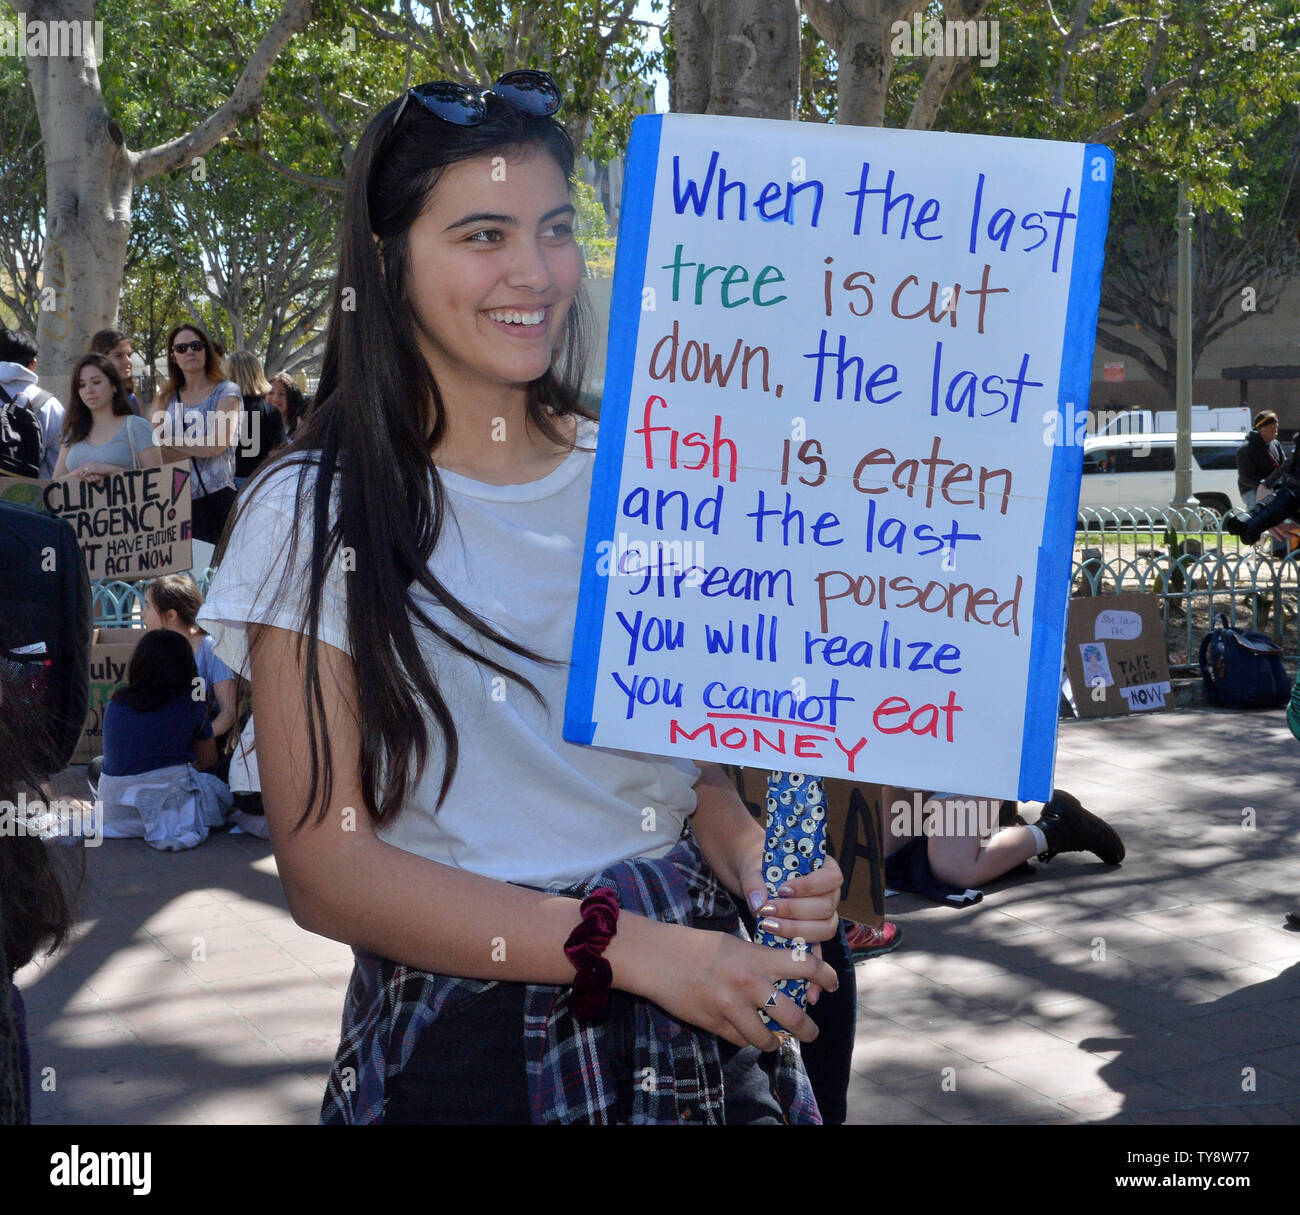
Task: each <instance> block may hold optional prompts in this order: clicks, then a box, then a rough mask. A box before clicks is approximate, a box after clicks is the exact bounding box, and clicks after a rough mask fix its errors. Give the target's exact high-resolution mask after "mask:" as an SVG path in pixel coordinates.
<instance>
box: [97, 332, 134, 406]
mask: <svg viewBox="0 0 1300 1215" xmlns="http://www.w3.org/2000/svg"><path fill="white" fill-rule="evenodd" d="M90 353H91V354H102V355H103V356H104V357H105V358H106V359H108V361H109V362H110V363H112V364H113V366H114V367H116V368H117V374H118V375H119V376H120V377H121V378H122V384H123V385H124V386H125V388H126V399H127V401H128V402H129V403H130V405H131V409H132V410H133V411H134V412H135V414H136V415H137V416H138V417H144V406H143V405H141V404H140V401H139V399H138V398H137V397H136V395H135V372H134V370H133V369H132V366H131V360H132V358H133V357H134V355H135V347H134V345H133V344H132V342H131V339H130V338H129V337H127V335H126V334H125V333H123V332H122V330H120V329H101V330H100V331H99V332H98V333H97V334H95V336H94V337H93V338H91V339H90Z"/></svg>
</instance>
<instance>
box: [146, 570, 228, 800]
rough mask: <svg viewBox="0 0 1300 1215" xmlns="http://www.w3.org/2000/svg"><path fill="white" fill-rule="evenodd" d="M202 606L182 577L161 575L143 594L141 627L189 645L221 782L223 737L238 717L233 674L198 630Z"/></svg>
mask: <svg viewBox="0 0 1300 1215" xmlns="http://www.w3.org/2000/svg"><path fill="white" fill-rule="evenodd" d="M202 606H203V592H202V591H200V590H199V588H198V587H197V586H195V584H194V582H193V581H192V580H191V579H189V578H187V577H186V576H185V575H184V574H164V575H163V576H162V577H161V578H155V579H154V580H153V581H152V582H151V583H150V584H149V589H148V590H147V591H146V592H145V603H144V612H143V617H144V627H145V628H146V629H170V630H171V631H172V632H174V633H179V634H180V635H181V636H182V637H184V638H185V639H186V640H187V641H188V642H189V643H190V649H191V650H192V651H193V653H194V661H195V663H196V664H197V666H198V675H199V678H200V679H202V680H203V685H202V691H203V696H202V700H203V701H204V702H205V703H206V704H207V707H208V710H209V712H210V713H211V715H212V732H213V734H214V735H215V737H216V745H217V756H218V759H217V764H216V769H215V770H216V773H217V775H218V776H220V777H221V778H222V779H223V780H224V779H225V777H226V774H227V772H228V771H229V766H230V756H229V754H228V751H227V747H226V735H227V734H228V733H229V732H230V730H231V729H232V728H233V727H234V725H235V722H236V719H237V717H238V703H237V700H236V688H235V673H234V672H233V671H232V670H231V669H230V668H229V667H228V666H226V664H225V663H224V662H222V661H221V659H220V658H218V657H217V652H216V650H214V649H213V648H212V638H211V637H209V636H208V635H207V633H205V632H204V631H203V629H201V628H199V626H198V623H197V619H198V613H199V608H201V607H202Z"/></svg>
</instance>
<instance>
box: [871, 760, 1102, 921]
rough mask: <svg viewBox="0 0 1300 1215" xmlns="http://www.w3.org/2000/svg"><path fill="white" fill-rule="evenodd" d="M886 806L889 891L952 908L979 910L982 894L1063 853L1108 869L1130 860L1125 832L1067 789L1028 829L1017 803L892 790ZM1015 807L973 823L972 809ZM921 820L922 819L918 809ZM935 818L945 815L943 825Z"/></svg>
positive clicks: (1060, 791)
mask: <svg viewBox="0 0 1300 1215" xmlns="http://www.w3.org/2000/svg"><path fill="white" fill-rule="evenodd" d="M883 797H884V804H885V805H886V806H888V807H889V808H890V815H889V824H890V825H889V829H888V830H887V832H886V837H885V885H886V886H889V887H892V888H893V889H895V890H908V891H912V892H914V893H916V894H921V895H924V896H925V897H927V898H931V899H934V900H935V901H936V902H946V903H949V904H951V905H954V906H958V907H966V906H969V905H970V904H971V903H978V902H979V901H980V899H982V898H983V897H984V896H983V894H982V893H981V892H980V890H979V889H978V888H979V887H981V886H984V885H987V884H988V883H989V882H992V881H995V880H996V879H997V878H1000V877H1004V876H1005V875H1006V874H1008V873H1011V872H1013V871H1014V870H1016V869H1019V868H1020V867H1021V866H1022V865H1025V864H1026V862H1028V861H1029V860H1030V859H1031V858H1033V857H1037V858H1038V859H1039V860H1040V861H1043V862H1047V861H1050V860H1051V859H1052V858H1053V857H1055V856H1059V855H1060V854H1061V853H1063V852H1092V853H1094V854H1095V855H1096V856H1098V857H1099V858H1100V859H1101V860H1102V862H1103V863H1105V864H1107V865H1118V864H1119V863H1120V862H1121V861H1122V860H1123V859H1124V842H1123V840H1121V839H1120V837H1119V833H1118V832H1117V831H1116V830H1115V829H1114V828H1113V827H1111V826H1110V825H1109V824H1108V823H1106V822H1104V821H1103V820H1102V819H1100V818H1098V817H1097V815H1095V814H1093V813H1091V812H1090V811H1088V810H1085V809H1084V808H1083V806H1081V805H1080V804H1079V801H1078V799H1077V798H1075V797H1073V796H1071V795H1070V794H1069V793H1066V792H1065V791H1064V790H1063V789H1055V790H1053V791H1052V799H1051V801H1049V802H1047V803H1046V804H1045V805H1044V806H1043V809H1042V812H1041V813H1040V814H1039V817H1038V821H1037V822H1036V823H1033V824H1027V823H1025V821H1024V820H1023V819H1021V818H1020V817H1019V814H1018V813H1016V811H1015V808H1014V806H1015V804H1014V803H999V802H998V801H996V800H993V801H990V800H988V799H978V798H959V797H956V796H955V795H953V794H951V793H936V794H934V795H933V796H932V797H930V798H928V799H925V798H923V797H922V796H921V795H920V793H919V792H918V791H915V790H911V789H901V788H897V787H893V786H889V785H886V786H884V788H883ZM981 806H987V807H999V809H1000V810H1001V809H1002V808H1009V809H1010V812H1011V813H1010V815H1007V816H1005V817H1008V818H1010V820H1011V821H1010V822H1009V823H1007V824H1006V825H1003V824H1002V819H1003V817H1004V815H1003V814H1001V813H998V814H997V815H996V819H997V821H996V822H995V821H994V819H995V815H994V814H993V813H991V812H990V813H989V814H986V815H983V816H981V815H979V814H978V813H976V815H975V818H976V819H977V820H978V821H977V822H974V823H972V822H970V821H969V820H970V818H971V816H970V814H969V813H967V811H968V810H969V808H971V807H975V808H976V810H977V811H978V808H979V807H981ZM918 807H919V808H920V810H921V813H920V814H919V815H918V814H917V813H916V811H917V808H918ZM933 816H942V817H940V818H939V819H938V821H935V818H934V817H933Z"/></svg>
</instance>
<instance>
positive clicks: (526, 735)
mask: <svg viewBox="0 0 1300 1215" xmlns="http://www.w3.org/2000/svg"><path fill="white" fill-rule="evenodd" d="M559 105H560V96H559V91H558V89H557V88H556V86H555V82H554V81H553V80H552V79H551V78H550V77H549V76H547V75H546V74H545V73H541V72H512V73H510V74H509V75H507V76H504V77H502V78H501V80H499V81H498V82H497V83H496V85H495V86H493V88H492V89H491V90H486V91H480V90H477V89H470V88H466V87H465V86H462V85H458V84H433V85H424V86H421V87H420V88H416V89H412V90H410V91H409V92H408V93H406V94H405V95H404V96H403V97H401V98H399V99H397V100H394V101H392V102H390V103H389V104H388V105H387V106H385V107H384V109H382V110H381V111H380V112H379V114H378V115H377V116H376V117H375V119H374V120H373V121H372V122H371V123H370V125H369V126H368V127H367V129H366V131H365V133H364V135H363V136H362V138H361V140H360V142H359V143H358V145H357V149H356V152H355V153H354V156H353V160H352V164H351V168H350V174H349V180H348V185H347V190H346V194H345V201H344V218H343V236H342V248H341V256H340V264H339V273H338V279H337V283H336V288H335V305H334V308H333V311H332V315H331V317H330V322H329V329H328V336H327V342H326V349H325V354H324V360H323V366H322V373H321V380H320V384H319V388H318V391H317V393H316V397H315V402H314V404H313V407H312V410H311V412H310V413H309V414H308V415H307V416H306V417H305V418H304V419H303V422H302V424H301V426H300V428H299V430H298V433H297V436H296V438H295V442H294V444H293V446H292V447H291V448H289V449H287V450H286V451H285V452H283V453H282V454H280V455H279V456H278V457H275V458H273V459H272V460H271V461H270V462H268V465H267V466H265V467H264V468H262V469H259V471H258V473H257V474H256V475H255V477H254V478H253V480H252V481H250V483H249V484H248V486H247V487H246V488H245V490H244V493H243V495H242V497H241V500H240V503H239V505H238V507H237V508H236V514H235V522H234V524H233V526H232V529H231V533H230V538H229V540H228V542H227V544H226V546H225V550H224V552H223V553H222V554H220V567H219V570H218V572H217V574H216V577H215V579H214V581H213V583H212V586H211V589H210V591H209V595H208V598H207V600H206V602H205V605H204V608H203V611H202V614H201V619H202V623H203V627H204V628H205V629H208V630H209V632H211V633H212V634H213V637H214V640H215V642H216V646H217V650H218V653H220V654H221V655H222V657H223V658H224V659H226V661H227V662H228V663H229V664H230V665H231V666H232V667H233V668H234V669H236V670H240V669H244V670H247V671H249V672H250V673H251V679H252V687H253V709H254V717H255V719H256V721H257V758H258V767H259V775H260V778H261V785H262V796H263V803H264V806H265V809H266V814H267V822H268V826H269V830H270V836H271V841H272V844H273V846H274V848H275V853H276V860H277V866H278V870H279V874H280V877H281V880H282V882H283V883H284V888H285V893H286V895H287V898H288V902H289V906H290V909H291V911H292V912H293V915H294V917H295V919H297V920H298V922H299V923H300V924H303V925H304V926H306V927H308V928H310V929H312V930H313V931H316V932H318V933H321V934H322V935H324V936H327V937H332V938H334V939H336V940H341V941H346V942H348V943H349V944H351V945H352V946H353V949H354V953H355V957H356V964H355V967H354V971H353V976H352V981H351V983H350V985H349V990H348V994H347V998H346V1002H345V1009H344V1023H343V1034H342V1041H341V1042H340V1046H339V1051H338V1055H337V1057H336V1060H335V1065H334V1069H333V1072H332V1074H331V1078H330V1081H329V1085H328V1089H327V1092H326V1096H325V1101H324V1105H323V1108H322V1120H323V1121H324V1122H327V1123H353V1124H355V1123H370V1122H390V1123H404V1122H437V1123H474V1122H488V1123H509V1122H535V1123H573V1122H587V1123H609V1122H638V1123H677V1122H680V1123H687V1124H691V1123H696V1122H722V1121H734V1122H774V1123H776V1122H799V1121H812V1122H815V1121H817V1120H818V1118H817V1112H816V1105H815V1102H814V1101H813V1098H812V1094H811V1090H810V1088H809V1085H808V1080H807V1076H806V1074H805V1072H804V1071H803V1068H802V1064H801V1063H800V1060H799V1057H798V1051H797V1047H796V1046H795V1044H794V1042H793V1041H792V1040H791V1036H793V1038H797V1039H800V1040H802V1041H810V1040H812V1038H813V1037H815V1035H816V1028H815V1026H814V1025H813V1023H812V1021H811V1020H810V1019H809V1017H808V1016H807V1014H806V1013H805V1012H803V1011H802V1010H801V1009H799V1008H798V1007H797V1006H796V1005H794V1004H793V1003H792V1002H790V1001H789V1000H787V999H786V998H785V997H784V996H783V995H782V996H778V995H777V994H776V993H775V992H774V990H773V988H774V984H775V983H776V982H777V981H779V980H781V979H783V978H803V979H808V980H810V981H811V982H812V983H814V984H820V985H821V986H822V987H824V988H826V989H827V990H829V989H832V988H834V987H835V986H836V985H837V983H838V980H837V978H836V976H835V973H834V971H833V970H831V968H830V967H828V966H826V965H825V964H824V963H823V962H822V961H821V960H820V959H818V958H817V957H816V956H815V954H814V952H813V951H812V950H808V949H805V950H799V949H795V950H783V949H771V948H765V947H762V946H759V945H756V944H754V943H752V942H750V941H748V940H747V939H746V938H745V937H744V935H743V934H742V932H741V929H740V928H739V918H738V915H737V911H736V906H737V902H736V901H745V902H749V903H750V905H751V906H752V907H753V908H754V909H755V910H757V911H760V912H761V914H762V916H763V918H764V920H765V921H768V922H769V923H770V925H771V926H772V930H773V931H774V932H777V933H779V934H781V935H784V936H787V937H790V938H795V937H802V938H803V940H804V941H805V942H808V943H809V944H811V943H813V942H819V941H823V940H827V939H829V938H830V937H831V936H832V935H833V934H834V933H835V932H836V930H837V926H838V921H837V919H836V916H835V905H836V901H837V895H838V889H839V885H840V882H841V880H842V877H841V874H840V872H839V870H838V868H837V867H836V865H835V864H834V862H833V861H831V862H828V864H827V865H826V866H825V867H824V868H823V869H821V870H818V871H817V872H816V873H814V874H810V875H808V876H807V877H802V878H797V879H795V880H794V881H792V882H791V883H790V887H789V889H788V891H787V892H783V893H782V895H781V897H779V898H777V899H774V900H771V901H770V902H769V901H768V900H767V899H766V896H765V894H764V893H763V886H762V874H761V861H762V852H763V831H762V829H761V828H760V827H759V826H758V825H757V824H756V823H755V822H754V821H753V819H752V818H751V817H750V816H749V814H748V813H747V811H746V810H745V808H744V805H743V804H742V803H741V801H740V799H739V797H738V796H737V794H736V792H735V789H734V786H732V785H731V783H730V782H729V781H728V780H727V779H726V777H725V776H724V775H723V774H722V772H721V769H719V768H717V767H716V766H715V765H706V766H704V767H703V768H700V767H697V766H696V765H695V764H693V763H691V762H689V761H686V760H680V759H669V758H663V757H661V756H654V755H644V754H632V753H627V752H620V751H612V750H608V749H603V748H591V747H584V746H579V745H577V744H573V743H570V742H567V741H565V740H564V738H563V737H562V727H563V721H564V698H565V687H566V681H567V661H568V659H569V657H570V652H571V647H572V642H573V631H574V623H575V619H576V615H577V595H578V584H579V580H580V576H581V562H582V553H583V543H584V537H585V533H586V522H587V507H588V502H589V499H590V495H591V480H592V466H593V459H594V450H593V449H594V437H595V429H596V428H595V423H594V421H593V419H592V418H591V417H590V416H588V414H587V413H586V411H585V410H584V409H583V408H582V406H581V403H580V397H579V389H580V385H581V372H582V362H581V325H582V314H583V309H584V304H583V300H582V297H581V295H580V292H579V288H580V285H581V277H582V259H581V254H580V252H579V249H578V247H577V245H576V243H575V240H574V232H573V223H574V208H573V204H572V201H571V198H570V192H569V182H570V177H571V175H572V172H573V156H574V153H573V147H572V144H571V143H570V140H569V138H568V136H567V134H566V133H565V131H564V128H563V127H562V126H561V125H560V124H559V122H557V121H556V120H555V119H554V117H553V115H554V114H555V112H556V111H557V110H558V108H559ZM353 302H355V307H353V306H351V305H352V303H353ZM760 1006H766V1010H767V1012H768V1013H770V1015H771V1017H772V1018H773V1020H774V1021H775V1022H776V1023H777V1026H779V1027H784V1029H785V1030H786V1031H788V1035H779V1036H778V1035H777V1034H774V1033H773V1032H772V1029H771V1028H769V1027H768V1026H767V1025H766V1024H765V1023H764V1022H763V1020H762V1018H761V1017H760V1015H759V1012H758V1009H759V1008H760Z"/></svg>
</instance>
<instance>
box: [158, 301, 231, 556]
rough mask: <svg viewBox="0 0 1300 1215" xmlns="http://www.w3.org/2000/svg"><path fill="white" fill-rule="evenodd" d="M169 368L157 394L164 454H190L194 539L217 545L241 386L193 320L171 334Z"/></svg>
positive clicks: (227, 496) (228, 494)
mask: <svg viewBox="0 0 1300 1215" xmlns="http://www.w3.org/2000/svg"><path fill="white" fill-rule="evenodd" d="M167 371H168V380H167V383H166V384H164V385H163V386H162V389H161V390H160V391H159V393H158V395H157V397H155V398H154V403H153V408H154V417H153V422H154V429H155V432H156V433H157V434H158V438H159V446H160V447H162V449H163V458H164V459H166V457H167V455H168V454H169V453H172V452H174V453H176V454H177V455H181V456H188V457H189V459H190V467H191V469H192V470H193V473H194V485H193V487H192V489H191V494H192V502H193V504H194V505H193V510H194V539H195V540H203V541H205V542H207V543H208V544H216V543H217V541H218V540H220V539H221V531H222V528H224V527H225V525H226V516H227V515H228V514H229V513H230V508H231V507H232V506H233V505H234V503H235V450H234V449H235V441H236V439H238V437H239V406H240V401H241V396H240V392H239V385H238V384H234V383H232V382H231V381H230V380H226V379H223V378H222V375H221V359H220V357H219V356H218V354H217V350H216V347H215V346H214V345H213V344H212V340H211V339H210V338H209V337H208V335H207V334H206V333H205V332H204V331H203V329H202V328H201V327H200V326H198V325H196V324H194V323H193V322H192V321H191V322H187V323H185V324H183V325H177V326H176V327H175V328H174V329H173V330H172V331H171V333H169V334H168V335H167Z"/></svg>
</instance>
